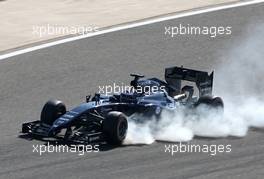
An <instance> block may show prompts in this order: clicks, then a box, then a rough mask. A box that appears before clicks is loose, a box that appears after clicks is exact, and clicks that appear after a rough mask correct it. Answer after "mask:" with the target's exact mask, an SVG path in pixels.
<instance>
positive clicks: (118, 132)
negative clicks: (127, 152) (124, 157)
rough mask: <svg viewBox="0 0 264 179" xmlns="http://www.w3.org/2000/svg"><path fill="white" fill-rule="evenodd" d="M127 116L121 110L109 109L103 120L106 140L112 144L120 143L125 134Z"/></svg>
mask: <svg viewBox="0 0 264 179" xmlns="http://www.w3.org/2000/svg"><path fill="white" fill-rule="evenodd" d="M127 127H128V124H127V118H126V116H125V115H124V114H123V113H122V112H118V111H111V112H109V113H108V114H107V116H106V118H105V120H104V121H103V133H104V134H105V136H106V141H107V142H108V143H109V144H112V145H121V144H122V142H123V140H124V139H125V138H126V134H127Z"/></svg>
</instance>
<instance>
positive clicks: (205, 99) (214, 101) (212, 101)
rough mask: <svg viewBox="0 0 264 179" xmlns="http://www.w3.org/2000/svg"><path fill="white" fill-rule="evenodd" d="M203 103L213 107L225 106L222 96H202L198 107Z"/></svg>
mask: <svg viewBox="0 0 264 179" xmlns="http://www.w3.org/2000/svg"><path fill="white" fill-rule="evenodd" d="M202 104H204V105H206V106H208V107H209V108H212V109H223V108H224V102H223V100H222V98H220V97H212V96H202V97H200V98H199V99H198V101H197V103H196V104H195V106H196V107H198V106H200V105H202Z"/></svg>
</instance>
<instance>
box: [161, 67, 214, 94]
mask: <svg viewBox="0 0 264 179" xmlns="http://www.w3.org/2000/svg"><path fill="white" fill-rule="evenodd" d="M213 78H214V71H212V73H211V74H208V73H207V72H204V71H198V70H192V69H187V68H183V67H170V68H166V69H165V80H166V82H167V83H168V84H169V85H170V86H172V87H173V88H174V89H175V90H176V91H180V90H181V80H186V81H191V82H195V84H196V86H197V88H198V90H199V95H200V96H204V95H212V90H213Z"/></svg>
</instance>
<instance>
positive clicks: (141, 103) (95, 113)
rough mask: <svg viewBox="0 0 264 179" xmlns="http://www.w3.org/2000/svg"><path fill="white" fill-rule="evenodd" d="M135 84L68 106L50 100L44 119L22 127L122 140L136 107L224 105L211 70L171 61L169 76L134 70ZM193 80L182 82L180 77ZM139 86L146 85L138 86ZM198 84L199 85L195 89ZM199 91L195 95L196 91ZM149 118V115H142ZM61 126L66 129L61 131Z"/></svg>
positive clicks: (155, 110)
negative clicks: (216, 94)
mask: <svg viewBox="0 0 264 179" xmlns="http://www.w3.org/2000/svg"><path fill="white" fill-rule="evenodd" d="M131 76H132V77H134V79H133V80H132V81H131V84H130V85H131V89H134V90H129V91H126V92H122V93H119V94H113V95H108V96H106V95H102V94H98V93H97V94H95V95H94V96H93V98H92V99H90V96H87V97H86V102H85V103H83V104H80V105H79V106H77V107H75V108H73V109H71V110H68V111H67V110H66V106H65V105H64V103H63V102H61V101H58V100H50V101H48V102H47V103H46V104H45V105H44V107H43V109H42V112H41V116H40V120H37V121H33V122H29V123H24V124H22V133H27V134H30V135H32V136H38V137H57V136H58V135H59V134H60V135H62V136H63V137H62V138H63V140H66V141H72V142H77V143H94V142H101V141H105V142H108V143H110V144H114V145H120V144H122V142H123V140H124V139H125V137H126V133H127V129H128V122H127V118H128V117H129V116H131V115H133V114H135V113H139V114H142V115H143V116H148V117H153V116H154V117H155V118H157V120H158V119H159V117H160V116H161V113H162V112H163V111H175V109H178V108H179V107H184V108H188V109H195V108H196V107H197V106H199V105H200V104H205V105H208V106H209V107H213V108H223V106H224V104H223V101H222V99H221V98H219V97H212V86H213V72H212V73H211V74H210V75H209V74H208V73H207V72H203V71H197V70H192V69H187V68H183V67H171V68H166V69H165V81H162V80H160V79H157V78H149V79H143V78H144V76H141V75H137V74H131ZM185 81H187V82H193V83H195V85H193V86H190V85H184V86H183V85H182V82H185ZM135 89H144V90H140V92H139V91H138V90H135ZM196 89H197V90H196ZM196 91H198V94H197V97H196V96H194V93H195V92H196ZM144 119H145V118H144ZM62 131H64V132H63V134H61V133H62Z"/></svg>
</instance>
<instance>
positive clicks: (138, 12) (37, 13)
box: [0, 0, 234, 51]
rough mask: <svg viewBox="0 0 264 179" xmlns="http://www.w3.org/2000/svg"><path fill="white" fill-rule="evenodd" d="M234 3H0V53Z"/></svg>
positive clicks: (122, 0)
mask: <svg viewBox="0 0 264 179" xmlns="http://www.w3.org/2000/svg"><path fill="white" fill-rule="evenodd" d="M232 1H234V0H197V1H193V0H185V1H181V0H166V1H164V0H145V1H142V0H130V1H125V0H108V1H99V0H39V1H36V0H23V1H21V0H0V9H1V28H0V39H1V43H0V51H5V50H8V49H12V48H17V47H21V46H24V45H27V44H31V43H35V42H40V41H43V40H48V39H53V38H56V37H62V36H65V35H68V34H76V33H82V32H83V31H88V32H89V31H97V30H98V28H102V27H107V26H112V25H117V24H122V23H127V22H132V21H136V20H141V19H144V18H150V17H153V16H159V15H163V14H168V13H174V12H179V11H184V10H189V9H193V8H199V7H206V6H211V5H216V4H221V3H229V2H232Z"/></svg>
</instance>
